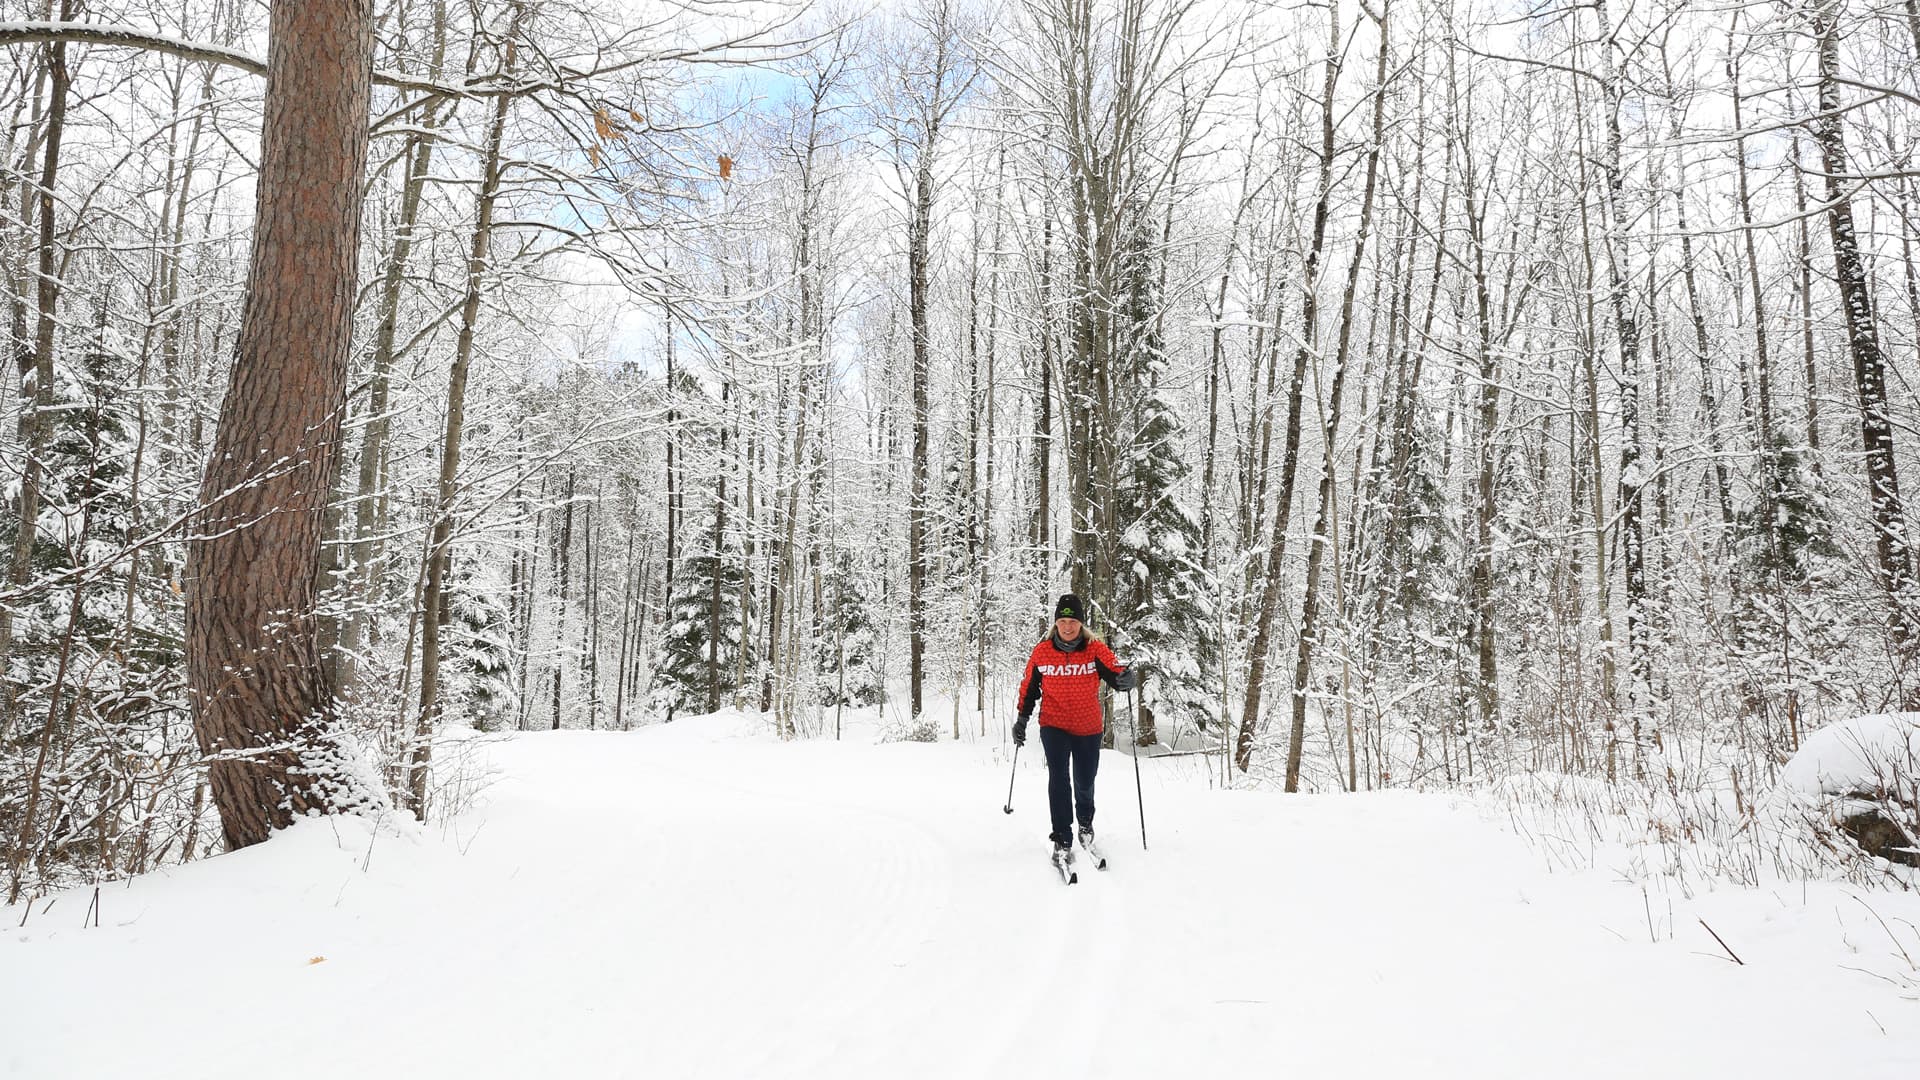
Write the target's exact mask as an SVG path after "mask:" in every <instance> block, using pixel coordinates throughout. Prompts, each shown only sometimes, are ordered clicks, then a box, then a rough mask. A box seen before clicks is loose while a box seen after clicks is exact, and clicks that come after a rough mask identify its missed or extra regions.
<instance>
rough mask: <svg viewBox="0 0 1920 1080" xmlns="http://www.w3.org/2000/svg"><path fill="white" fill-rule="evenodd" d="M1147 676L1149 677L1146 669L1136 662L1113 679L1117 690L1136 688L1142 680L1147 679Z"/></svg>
mask: <svg viewBox="0 0 1920 1080" xmlns="http://www.w3.org/2000/svg"><path fill="white" fill-rule="evenodd" d="M1146 677H1147V672H1146V669H1145V668H1143V667H1141V666H1140V665H1139V664H1135V665H1133V666H1132V667H1130V668H1128V669H1127V670H1125V671H1123V672H1121V673H1120V675H1119V677H1118V678H1116V679H1114V680H1113V685H1114V689H1116V690H1132V689H1135V688H1137V687H1138V686H1139V685H1140V683H1141V682H1142V681H1144V680H1145V679H1146Z"/></svg>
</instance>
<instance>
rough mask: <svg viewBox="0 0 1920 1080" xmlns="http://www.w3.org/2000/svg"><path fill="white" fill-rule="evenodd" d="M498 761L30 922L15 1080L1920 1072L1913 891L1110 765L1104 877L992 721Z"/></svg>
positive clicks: (1393, 804)
mask: <svg viewBox="0 0 1920 1080" xmlns="http://www.w3.org/2000/svg"><path fill="white" fill-rule="evenodd" d="M466 746H467V749H468V750H469V751H470V752H471V753H473V754H474V755H477V758H476V760H483V761H484V763H485V767H486V770H487V772H488V774H489V776H488V780H489V783H488V785H487V786H486V787H485V788H484V790H482V791H481V792H480V793H479V795H478V796H477V797H475V798H474V799H472V800H471V805H470V806H469V807H468V808H467V809H465V810H464V812H462V813H460V814H458V815H455V816H451V817H450V818H449V819H448V820H446V821H443V822H437V823H435V824H434V825H432V826H428V827H426V828H417V827H398V826H395V825H394V824H393V823H386V824H383V825H380V826H377V827H375V826H371V825H369V824H366V823H362V822H359V821H355V820H351V819H327V820H315V821H307V822H303V823H301V824H300V825H298V826H296V827H295V828H293V829H291V830H289V831H287V832H286V833H283V834H282V835H280V836H279V837H277V838H276V839H274V840H273V841H272V842H270V843H267V844H264V845H261V846H258V847H255V848H251V849H248V850H246V851H242V852H239V853H236V854H231V855H225V856H221V857H218V858H213V859H208V860H204V861H201V862H198V863H195V864H192V865H188V866H184V867H176V868H173V869H170V870H167V871H165V872H162V873H154V874H149V875H147V876H146V877H144V878H141V879H138V880H136V881H133V882H132V883H130V884H116V885H113V886H109V887H107V888H106V889H104V890H103V892H102V917H101V919H100V926H99V928H98V929H94V928H92V927H88V928H86V929H82V922H83V918H84V914H85V912H86V909H87V906H88V903H89V900H90V899H91V892H90V890H81V891H76V892H72V893H68V894H65V895H63V896H59V897H57V898H55V899H54V902H53V904H52V905H51V906H50V907H47V906H45V901H42V903H41V904H37V905H35V906H34V908H33V910H32V911H31V913H28V912H26V911H25V910H24V909H23V908H21V907H15V908H11V909H7V910H5V911H4V912H0V915H4V916H5V918H6V919H7V921H6V922H5V923H4V929H0V973H4V977H0V1017H4V1020H0V1076H5V1077H22V1078H31V1080H64V1078H93V1077H100V1078H108V1077H115V1078H117V1077H141V1078H142V1080H156V1078H160V1077H180V1078H193V1080H213V1078H225V1077H234V1078H238V1077H257V1076H261V1075H270V1074H284V1075H295V1074H298V1075H302V1076H319V1077H331V1076H341V1077H347V1076H351V1077H358V1078H366V1077H376V1078H377V1077H396V1078H407V1080H426V1078H440V1077H444V1078H450V1080H451V1078H458V1080H472V1078H475V1077H503V1078H524V1077H553V1078H600V1077H634V1078H639V1077H648V1078H662V1077H664V1078H672V1077H836V1078H838V1077H888V1078H892V1077H929V1076H930V1077H996V1078H1006V1077H1016V1078H1017V1077H1035V1078H1048V1080H1059V1078H1067V1077H1176V1076H1196V1075H1197V1076H1210V1077H1253V1076H1277V1075H1289V1076H1306V1077H1319V1078H1329V1077H1383V1078H1395V1080H1400V1078H1408V1080H1411V1078H1433V1077H1473V1078H1476V1080H1479V1078H1488V1077H1514V1078H1521V1077H1524V1078H1528V1080H1533V1078H1537V1077H1542V1076H1552V1077H1555V1078H1557V1080H1560V1078H1568V1077H1596V1078H1597V1077H1609V1078H1613V1077H1621V1076H1634V1077H1675V1078H1678V1077H1687V1078H1696V1077H1716V1076H1726V1077H1741V1078H1743V1080H1753V1078H1764V1077H1781V1078H1787V1077H1791V1078H1795V1080H1803V1078H1805V1077H1808V1076H1844V1077H1848V1078H1849V1080H1865V1078H1870V1077H1872V1078H1878V1077H1887V1078H1893V1077H1901V1078H1911V1077H1914V1076H1920V1001H1917V1000H1916V996H1917V991H1916V988H1920V982H1916V979H1915V976H1916V972H1915V969H1914V968H1913V966H1912V961H1911V960H1903V958H1902V957H1903V953H1902V951H1901V946H1900V944H1899V942H1900V941H1901V940H1904V941H1905V942H1906V951H1907V952H1912V951H1915V948H1916V940H1915V938H1914V936H1913V931H1912V926H1913V923H1914V922H1915V921H1920V906H1916V905H1915V903H1914V898H1913V897H1912V896H1911V895H1902V894H1898V893H1890V892H1877V891H1875V892H1867V891H1862V890H1855V889H1850V888H1847V887H1843V886H1839V885H1818V884H1815V885H1811V886H1804V887H1803V886H1802V885H1800V884H1793V885H1784V884H1783V885H1781V886H1779V887H1777V888H1773V889H1760V890H1745V889H1734V888H1726V887H1722V888H1721V889H1718V890H1716V891H1710V892H1700V893H1696V894H1694V895H1693V896H1692V897H1691V898H1689V897H1688V896H1687V895H1686V894H1685V893H1684V892H1682V891H1681V890H1678V889H1675V888H1671V887H1667V888H1659V887H1655V888H1654V889H1653V890H1652V891H1650V892H1647V891H1643V887H1642V885H1640V884H1636V883H1630V882H1627V881H1624V880H1621V879H1620V878H1619V877H1618V876H1617V875H1615V874H1613V873H1610V872H1608V870H1607V869H1606V868H1605V867H1604V866H1602V867H1600V868H1597V869H1595V870H1591V871H1587V870H1581V871H1577V872H1571V873H1569V872H1560V873H1553V872H1551V871H1550V869H1549V863H1548V862H1547V861H1546V860H1543V859H1542V858H1541V857H1540V855H1539V852H1538V851H1537V850H1536V849H1535V848H1533V847H1530V846H1529V845H1528V843H1527V842H1525V841H1523V840H1522V839H1521V838H1519V837H1518V836H1517V835H1515V834H1514V833H1513V832H1511V831H1509V829H1508V828H1507V827H1506V820H1505V818H1504V817H1503V816H1499V815H1496V814H1495V813H1493V812H1492V811H1491V810H1489V809H1485V808H1483V804H1479V803H1475V802H1473V801H1471V800H1464V799H1457V798H1451V797H1446V796H1435V795H1414V794H1405V793H1389V794H1384V795H1380V794H1375V795H1364V794H1363V795H1352V796H1349V795H1320V796H1286V795H1281V794H1277V793H1272V792H1251V791H1219V790H1210V787H1209V785H1208V783H1207V780H1206V776H1207V772H1206V766H1205V764H1203V763H1202V762H1201V760H1200V759H1197V758H1174V759H1166V760H1157V761H1156V760H1151V759H1150V760H1147V761H1145V762H1143V763H1142V765H1143V769H1144V787H1145V801H1146V808H1147V827H1148V840H1149V841H1150V843H1151V850H1147V851H1142V850H1141V844H1140V825H1139V818H1138V815H1137V810H1136V802H1135V797H1134V777H1133V773H1132V766H1131V763H1130V762H1129V761H1128V760H1127V758H1126V757H1125V756H1124V755H1123V754H1115V753H1109V754H1108V755H1106V758H1105V762H1104V765H1103V767H1102V771H1101V782H1100V799H1101V801H1100V815H1099V820H1098V825H1099V827H1100V831H1101V836H1102V839H1103V842H1104V844H1103V846H1104V847H1105V848H1106V849H1107V853H1108V855H1109V856H1110V857H1111V858H1112V860H1113V868H1112V869H1111V870H1109V871H1108V872H1105V873H1098V872H1094V871H1092V870H1090V869H1088V868H1086V867H1085V866H1084V865H1083V867H1082V873H1081V883H1080V884H1078V885H1075V886H1072V887H1068V886H1064V885H1062V884H1061V883H1060V881H1059V878H1058V876H1057V875H1056V874H1055V873H1054V872H1053V869H1052V868H1051V867H1050V866H1049V865H1048V863H1047V857H1046V847H1047V845H1046V839H1045V834H1046V832H1047V822H1046V809H1045V791H1044V785H1045V779H1044V777H1045V772H1044V768H1043V767H1042V766H1041V763H1040V761H1039V760H1037V759H1038V755H1036V754H1031V753H1023V754H1022V755H1021V756H1020V760H1019V763H1018V774H1017V786H1016V788H1015V791H1014V809H1015V813H1013V814H1011V815H1006V814H1003V813H1002V812H1001V805H1002V803H1003V802H1004V800H1005V798H1006V793H1007V781H1008V775H1009V774H1008V762H1009V757H1008V753H1009V750H1010V748H1008V747H1006V746H1004V745H1001V744H999V743H997V742H989V741H979V742H973V741H961V742H957V743H955V742H946V743H940V744H916V743H883V742H879V741H877V740H876V739H875V738H874V737H873V736H872V735H871V734H870V733H869V734H863V735H861V736H860V737H858V738H852V737H850V738H848V739H847V740H845V741H841V742H834V741H831V740H803V741H797V742H781V741H778V740H776V739H774V738H772V737H770V736H768V735H766V734H764V733H763V730H762V728H761V727H760V726H759V725H757V724H755V723H753V722H752V721H750V720H748V719H747V718H744V717H741V716H738V715H725V714H723V715H721V716H717V717H710V718H699V719H692V720H681V721H679V722H676V723H674V724H672V725H668V726H664V727H655V728H650V729H646V730H642V731H636V732H629V733H620V732H598V733H595V732H552V733H534V734H525V735H518V736H514V737H510V738H504V739H500V740H498V741H490V742H485V743H478V742H473V743H468V744H466ZM1029 749H1032V748H1031V747H1029ZM443 760H446V759H445V758H443ZM1486 805H1488V806H1490V805H1491V804H1486ZM23 918H24V920H25V925H24V926H21V925H20V924H21V922H22V919H23ZM1701 920H1704V921H1705V922H1706V924H1708V925H1711V926H1712V927H1713V929H1714V930H1715V931H1717V932H1718V933H1719V934H1720V935H1721V937H1723V938H1724V939H1725V941H1726V944H1727V946H1729V947H1731V949H1732V950H1733V951H1735V952H1736V953H1737V954H1738V955H1739V957H1740V958H1741V959H1742V960H1743V961H1745V963H1744V965H1740V964H1736V963H1735V962H1734V961H1733V960H1732V959H1730V958H1729V957H1728V956H1727V954H1726V952H1725V951H1723V949H1722V946H1721V945H1720V944H1718V943H1716V942H1715V941H1714V940H1713V938H1712V937H1710V936H1709V935H1708V933H1707V931H1706V930H1705V929H1703V928H1702V925H1701ZM1896 935H1901V936H1903V937H1901V936H1896Z"/></svg>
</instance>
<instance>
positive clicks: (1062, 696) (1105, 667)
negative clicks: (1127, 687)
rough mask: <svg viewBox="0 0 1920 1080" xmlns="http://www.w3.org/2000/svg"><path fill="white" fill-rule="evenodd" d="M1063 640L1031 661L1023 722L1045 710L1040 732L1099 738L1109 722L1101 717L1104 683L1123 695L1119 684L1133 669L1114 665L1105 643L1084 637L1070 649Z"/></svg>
mask: <svg viewBox="0 0 1920 1080" xmlns="http://www.w3.org/2000/svg"><path fill="white" fill-rule="evenodd" d="M1061 645H1062V643H1061V641H1060V639H1059V635H1057V634H1048V635H1047V639H1046V640H1045V641H1042V642H1041V643H1040V644H1038V645H1035V646H1034V647H1033V655H1031V656H1029V657H1027V677H1026V678H1025V679H1023V680H1021V682H1020V719H1022V720H1025V719H1026V718H1027V717H1029V716H1031V715H1032V714H1033V706H1034V703H1035V702H1039V704H1040V726H1041V727H1055V728H1059V729H1060V730H1062V731H1065V732H1068V733H1070V734H1073V735H1098V734H1100V729H1101V728H1102V726H1103V725H1104V723H1105V721H1104V720H1103V718H1102V717H1101V714H1100V692H1099V691H1100V687H1099V683H1100V682H1101V680H1103V679H1104V680H1105V681H1106V683H1107V685H1109V686H1112V687H1114V688H1115V689H1119V683H1118V682H1117V680H1118V679H1119V678H1120V675H1121V673H1122V672H1125V671H1126V670H1127V669H1126V668H1124V667H1121V666H1120V662H1119V661H1118V660H1116V659H1114V656H1113V650H1112V649H1109V648H1107V644H1106V642H1104V641H1100V640H1097V639H1095V638H1092V637H1089V636H1088V635H1087V634H1085V633H1082V634H1081V635H1080V637H1079V640H1077V641H1074V642H1071V643H1068V644H1067V645H1066V647H1065V648H1062V647H1061Z"/></svg>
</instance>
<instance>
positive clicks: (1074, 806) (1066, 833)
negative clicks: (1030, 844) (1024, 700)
mask: <svg viewBox="0 0 1920 1080" xmlns="http://www.w3.org/2000/svg"><path fill="white" fill-rule="evenodd" d="M1040 748H1041V749H1042V750H1044V751H1046V755H1047V809H1049V810H1050V811H1052V812H1053V840H1054V842H1055V843H1061V844H1071V843H1073V822H1074V818H1075V817H1076V816H1077V817H1078V818H1079V819H1080V826H1081V828H1085V829H1091V828H1093V776H1094V774H1095V773H1097V772H1099V771H1100V733H1099V732H1095V733H1093V734H1092V735H1074V734H1071V733H1069V732H1065V731H1062V730H1060V729H1059V728H1056V727H1046V726H1045V725H1042V726H1041V728H1040ZM1069 769H1071V770H1072V775H1073V778H1072V787H1071V788H1069V787H1068V778H1067V775H1068V770H1069Z"/></svg>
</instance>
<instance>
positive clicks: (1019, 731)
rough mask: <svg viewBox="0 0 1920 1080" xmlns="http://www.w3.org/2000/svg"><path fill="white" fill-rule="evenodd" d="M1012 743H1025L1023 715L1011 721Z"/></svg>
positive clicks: (1020, 744)
mask: <svg viewBox="0 0 1920 1080" xmlns="http://www.w3.org/2000/svg"><path fill="white" fill-rule="evenodd" d="M1013 745H1015V746H1025V745H1027V718H1026V717H1024V716H1023V717H1021V718H1020V719H1018V720H1015V721H1014V722H1013Z"/></svg>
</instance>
